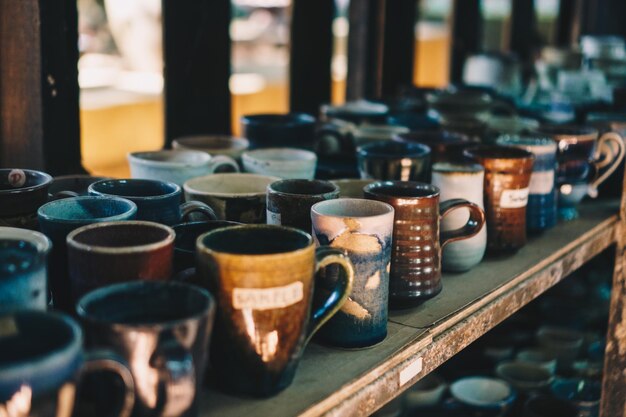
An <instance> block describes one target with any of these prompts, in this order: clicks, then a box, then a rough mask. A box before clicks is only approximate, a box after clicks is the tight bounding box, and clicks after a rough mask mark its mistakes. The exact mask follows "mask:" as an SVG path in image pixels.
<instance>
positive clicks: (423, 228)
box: [364, 181, 485, 308]
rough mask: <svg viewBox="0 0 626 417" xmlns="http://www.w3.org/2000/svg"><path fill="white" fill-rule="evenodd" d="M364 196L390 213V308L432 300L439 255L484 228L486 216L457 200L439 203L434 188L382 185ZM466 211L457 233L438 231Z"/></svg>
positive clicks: (438, 276)
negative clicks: (451, 217)
mask: <svg viewBox="0 0 626 417" xmlns="http://www.w3.org/2000/svg"><path fill="white" fill-rule="evenodd" d="M364 192H365V197H366V198H368V199H372V200H378V201H382V202H385V203H387V204H390V205H391V206H392V207H393V208H394V209H395V213H396V214H395V218H394V226H393V244H392V249H391V272H390V275H389V305H390V307H391V308H404V307H411V306H414V305H416V304H419V303H421V302H422V301H424V300H426V299H428V298H431V297H434V296H435V295H437V294H438V293H439V292H440V291H441V289H442V284H441V252H442V249H443V248H444V247H445V246H446V245H447V244H448V243H451V242H455V241H458V240H463V239H468V238H470V237H472V236H474V235H476V234H477V233H478V232H480V230H481V228H482V227H483V226H484V224H485V213H484V212H483V210H482V209H481V208H480V207H479V206H478V205H476V204H474V203H471V202H469V201H467V200H464V199H461V198H454V199H450V200H447V201H444V202H442V203H440V202H439V188H437V187H435V186H434V185H430V184H425V183H420V182H411V181H384V182H376V183H373V184H370V185H368V186H366V187H365V189H364ZM462 207H466V208H467V209H468V210H469V219H468V221H467V223H466V224H465V225H464V226H463V227H461V228H459V229H456V230H449V231H445V232H441V233H440V231H439V225H440V222H441V219H443V218H444V217H445V216H447V215H448V214H449V213H451V212H452V211H453V210H456V209H459V208H462Z"/></svg>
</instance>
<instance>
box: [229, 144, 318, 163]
mask: <svg viewBox="0 0 626 417" xmlns="http://www.w3.org/2000/svg"><path fill="white" fill-rule="evenodd" d="M276 153H282V154H285V155H286V156H288V157H289V159H277V158H276V157H275V156H274V157H273V156H272V155H275V154H276ZM241 157H242V158H243V160H244V162H245V160H248V161H251V162H255V163H258V162H261V163H264V162H276V163H280V164H285V165H298V166H299V165H300V164H302V163H306V162H317V155H316V154H315V152H311V151H307V150H306V149H298V148H290V147H273V148H261V149H251V150H247V151H245V152H244V153H243V154H242V155H241ZM299 157H301V158H300V159H297V158H299Z"/></svg>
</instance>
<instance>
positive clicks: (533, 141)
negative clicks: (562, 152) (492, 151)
mask: <svg viewBox="0 0 626 417" xmlns="http://www.w3.org/2000/svg"><path fill="white" fill-rule="evenodd" d="M496 144H497V145H502V146H513V147H516V148H519V147H533V148H544V149H546V150H549V151H554V153H555V155H556V151H557V143H556V141H555V140H554V139H552V138H550V137H546V136H540V135H536V136H535V135H528V134H521V135H517V134H513V135H511V134H504V135H500V136H498V138H497V139H496ZM529 152H534V151H529Z"/></svg>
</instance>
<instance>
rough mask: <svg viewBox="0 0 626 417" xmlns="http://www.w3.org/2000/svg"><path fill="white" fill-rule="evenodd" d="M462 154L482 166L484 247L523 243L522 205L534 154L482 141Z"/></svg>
mask: <svg viewBox="0 0 626 417" xmlns="http://www.w3.org/2000/svg"><path fill="white" fill-rule="evenodd" d="M465 156H466V157H468V158H470V159H473V160H474V161H476V162H478V163H479V164H481V165H482V166H483V167H484V168H485V184H484V190H485V214H486V216H487V225H488V227H487V249H488V251H490V252H491V253H502V252H511V251H515V250H517V249H519V248H521V247H522V246H524V245H525V244H526V206H527V204H528V194H529V185H530V176H531V174H532V170H533V162H534V160H535V157H534V155H533V154H532V153H530V152H528V151H525V150H523V149H518V148H512V147H507V146H499V145H492V146H490V145H484V146H477V147H474V148H470V149H466V150H465Z"/></svg>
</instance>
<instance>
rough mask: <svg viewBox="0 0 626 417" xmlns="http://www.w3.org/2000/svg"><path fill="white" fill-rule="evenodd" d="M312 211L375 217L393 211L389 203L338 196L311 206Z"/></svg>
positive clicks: (335, 214)
mask: <svg viewBox="0 0 626 417" xmlns="http://www.w3.org/2000/svg"><path fill="white" fill-rule="evenodd" d="M311 211H312V213H315V214H317V215H319V216H333V217H375V216H384V215H387V214H389V213H392V212H393V207H391V206H390V205H388V204H386V203H383V202H380V201H375V200H363V199H360V198H340V199H336V200H326V201H321V202H319V203H317V204H315V205H313V207H311Z"/></svg>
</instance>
